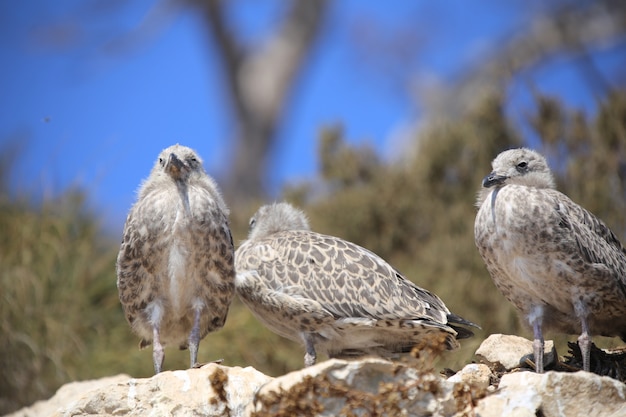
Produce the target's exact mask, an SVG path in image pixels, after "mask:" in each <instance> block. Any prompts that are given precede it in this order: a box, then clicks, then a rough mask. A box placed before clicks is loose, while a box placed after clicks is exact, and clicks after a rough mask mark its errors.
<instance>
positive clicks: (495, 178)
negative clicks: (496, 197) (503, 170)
mask: <svg viewBox="0 0 626 417" xmlns="http://www.w3.org/2000/svg"><path fill="white" fill-rule="evenodd" d="M507 178H509V177H507V176H506V175H498V174H497V173H496V172H491V173H490V174H489V175H487V176H486V177H485V178H483V187H485V188H489V187H493V186H495V185H501V184H502V183H504V181H506V180H507Z"/></svg>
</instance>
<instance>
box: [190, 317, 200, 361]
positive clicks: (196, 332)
mask: <svg viewBox="0 0 626 417" xmlns="http://www.w3.org/2000/svg"><path fill="white" fill-rule="evenodd" d="M201 311H202V310H201V309H200V308H197V309H196V310H195V316H194V318H193V327H192V328H191V333H189V359H190V361H189V362H190V365H189V367H190V368H193V367H194V366H196V363H198V345H200V313H201Z"/></svg>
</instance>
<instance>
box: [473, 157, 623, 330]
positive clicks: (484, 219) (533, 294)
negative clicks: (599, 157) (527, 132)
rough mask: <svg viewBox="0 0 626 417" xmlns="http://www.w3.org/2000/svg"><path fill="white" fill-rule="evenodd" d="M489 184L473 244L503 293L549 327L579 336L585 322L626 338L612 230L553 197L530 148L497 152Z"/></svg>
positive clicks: (619, 255) (618, 249) (546, 173)
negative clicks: (538, 317)
mask: <svg viewBox="0 0 626 417" xmlns="http://www.w3.org/2000/svg"><path fill="white" fill-rule="evenodd" d="M484 183H485V184H486V186H485V187H483V188H482V190H481V192H480V195H479V199H478V206H479V207H480V208H479V211H478V214H477V216H476V221H475V226H474V232H475V241H476V246H477V247H478V250H479V252H480V255H481V256H482V258H483V260H484V261H485V264H486V266H487V270H488V271H489V273H490V274H491V277H492V278H493V281H494V283H495V284H496V286H497V287H498V289H499V290H500V291H501V292H502V293H503V295H504V296H505V297H506V298H507V299H508V300H509V301H511V302H512V303H513V304H514V305H515V306H516V307H517V308H518V309H519V310H520V311H521V312H522V314H523V315H524V316H525V317H527V318H529V321H532V320H533V319H534V317H533V315H535V314H542V317H541V320H542V322H543V326H544V327H546V328H549V329H553V330H555V331H558V332H563V333H568V334H580V333H581V332H582V328H581V318H582V317H583V316H586V317H587V322H588V325H589V327H590V330H591V332H593V333H594V334H600V335H604V336H621V337H622V339H624V338H625V336H626V251H625V250H624V248H623V246H622V244H621V243H620V241H619V240H618V239H617V237H616V236H615V235H614V234H613V233H612V232H611V231H610V230H609V228H608V227H607V226H606V225H605V224H604V223H603V222H602V221H601V220H599V219H598V218H597V217H595V216H594V215H593V214H591V213H590V212H589V211H587V210H585V209H584V208H583V207H581V206H580V205H578V204H576V203H574V202H573V201H572V200H571V199H570V198H568V197H567V196H566V195H564V194H562V193H560V192H559V191H556V190H555V189H554V181H553V179H552V174H551V172H550V170H549V168H548V166H547V163H546V162H545V159H544V158H543V157H542V156H541V155H539V154H537V153H536V152H534V151H531V150H529V149H515V150H510V151H506V152H504V153H502V154H500V155H499V156H498V157H497V158H496V159H495V160H494V162H493V172H492V173H491V174H490V175H489V176H488V177H487V178H485V181H484ZM537 311H539V313H537ZM625 340H626V339H625Z"/></svg>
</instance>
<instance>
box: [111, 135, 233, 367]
mask: <svg viewBox="0 0 626 417" xmlns="http://www.w3.org/2000/svg"><path fill="white" fill-rule="evenodd" d="M228 214H229V212H228V208H227V207H226V205H225V204H224V201H223V199H222V196H221V194H220V191H219V189H218V187H217V184H216V183H215V182H214V181H213V179H211V177H209V176H208V175H207V174H206V173H205V172H204V169H203V168H202V160H201V159H200V157H199V156H198V155H197V154H196V152H194V151H193V150H192V149H190V148H187V147H185V146H181V145H174V146H170V147H169V148H167V149H165V150H163V151H162V152H161V154H160V155H159V157H158V158H157V160H156V162H155V164H154V167H153V168H152V172H151V173H150V176H149V177H148V178H147V179H146V180H145V181H144V182H143V184H142V185H141V188H140V189H139V196H138V199H137V202H136V203H135V204H134V205H133V207H132V208H131V210H130V213H129V214H128V218H127V219H126V225H125V226H124V235H123V238H122V245H121V247H120V251H119V254H118V257H117V288H118V291H119V296H120V301H121V303H122V307H123V309H124V313H125V315H126V319H127V320H128V323H129V324H130V326H131V328H132V330H133V331H134V332H135V333H136V334H137V335H139V337H141V342H140V347H141V348H144V347H146V346H148V345H149V344H152V346H153V360H154V371H155V372H156V373H159V372H160V371H161V369H162V366H163V359H164V357H165V354H164V347H165V346H166V345H170V344H173V345H178V346H179V347H180V348H181V349H185V348H189V353H190V365H191V367H193V366H195V365H196V363H197V357H198V345H199V343H200V340H201V339H203V338H204V337H205V336H206V335H207V333H209V332H211V331H214V330H217V329H220V328H221V327H222V326H223V325H224V322H225V321H226V315H227V314H228V308H229V306H230V302H231V300H232V298H233V296H234V279H235V270H234V247H233V241H232V237H231V233H230V228H229V222H228Z"/></svg>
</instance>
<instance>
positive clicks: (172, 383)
mask: <svg viewBox="0 0 626 417" xmlns="http://www.w3.org/2000/svg"><path fill="white" fill-rule="evenodd" d="M271 379H272V378H271V377H268V376H267V375H264V374H262V373H261V372H258V371H257V370H255V369H253V368H250V367H248V368H240V367H232V368H230V367H225V366H221V365H217V364H214V363H211V364H208V365H205V366H203V367H202V368H200V369H187V370H181V371H168V372H161V373H159V374H157V375H155V376H153V377H151V378H137V379H135V378H125V379H124V380H121V381H117V382H115V383H113V384H109V385H107V386H104V387H102V388H100V389H97V390H92V391H89V392H87V393H85V394H83V395H82V396H80V397H79V398H77V399H74V400H73V401H68V402H67V403H66V404H65V405H64V407H62V408H60V409H58V411H57V412H56V413H55V414H54V416H55V417H57V416H58V417H61V416H94V415H98V416H112V415H115V416H145V415H167V416H242V415H243V411H244V408H245V407H246V405H247V404H248V402H250V400H251V399H252V396H253V395H254V392H255V391H256V390H257V389H258V388H259V387H260V386H261V385H263V384H265V383H267V382H268V381H269V380H271Z"/></svg>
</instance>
